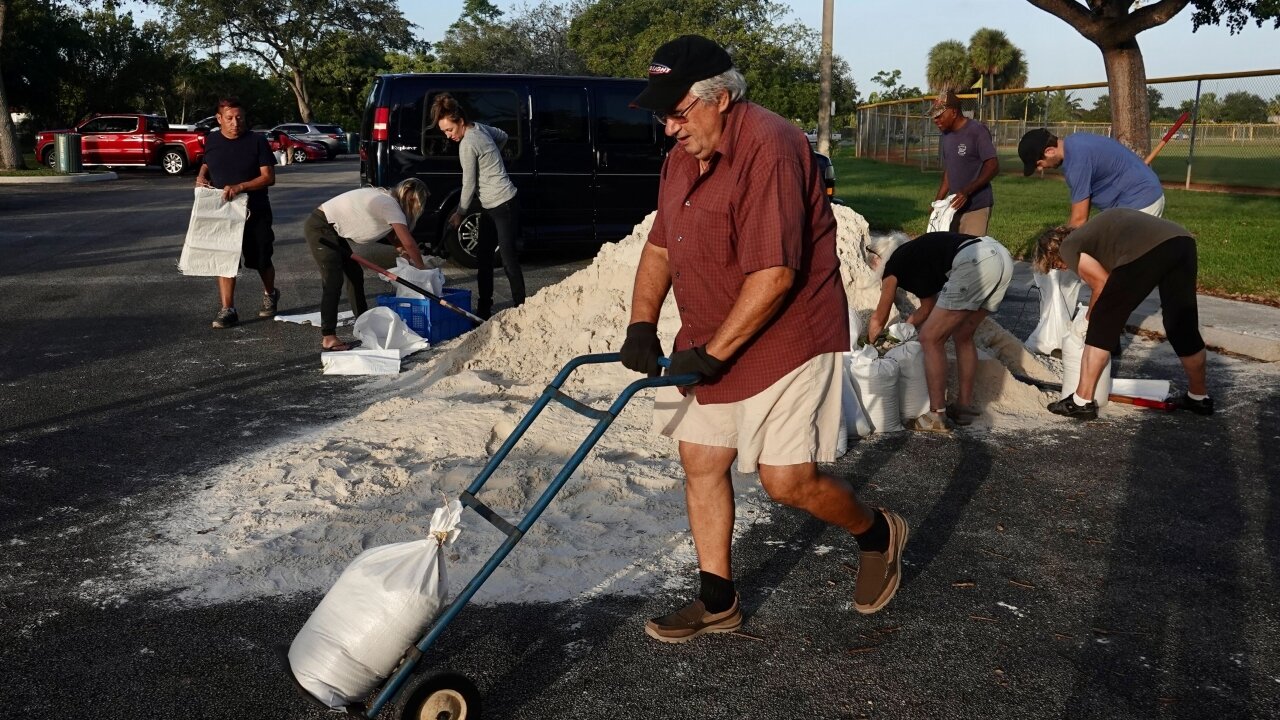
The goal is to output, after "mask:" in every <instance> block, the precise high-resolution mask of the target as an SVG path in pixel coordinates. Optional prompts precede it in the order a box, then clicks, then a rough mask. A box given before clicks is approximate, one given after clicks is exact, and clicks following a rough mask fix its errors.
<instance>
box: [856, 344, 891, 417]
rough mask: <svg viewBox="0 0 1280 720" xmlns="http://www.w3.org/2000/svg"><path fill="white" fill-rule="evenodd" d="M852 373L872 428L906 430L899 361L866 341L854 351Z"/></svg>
mask: <svg viewBox="0 0 1280 720" xmlns="http://www.w3.org/2000/svg"><path fill="white" fill-rule="evenodd" d="M849 374H850V377H851V378H852V379H853V385H854V389H856V390H857V391H858V398H859V399H860V400H861V401H862V406H863V407H864V408H866V411H867V418H868V419H869V420H870V421H871V428H872V430H873V431H875V432H878V433H886V432H899V431H900V430H902V417H901V413H900V412H899V411H898V363H896V362H894V361H893V359H892V358H882V357H880V355H879V354H878V353H877V352H876V349H875V348H873V347H871V346H870V345H864V346H862V347H861V348H860V349H858V350H855V351H854V352H852V353H851V357H850V359H849Z"/></svg>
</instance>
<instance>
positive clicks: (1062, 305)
mask: <svg viewBox="0 0 1280 720" xmlns="http://www.w3.org/2000/svg"><path fill="white" fill-rule="evenodd" d="M1031 277H1032V279H1033V280H1034V281H1035V284H1036V290H1037V291H1038V293H1039V295H1040V322H1039V323H1037V324H1036V327H1035V329H1034V330H1032V331H1031V334H1030V335H1028V336H1027V340H1026V342H1025V343H1024V344H1025V345H1026V346H1027V349H1028V350H1030V351H1031V352H1038V353H1040V354H1041V355H1048V354H1049V353H1051V352H1053V351H1054V350H1060V349H1062V336H1063V335H1065V334H1066V333H1067V331H1068V330H1069V329H1070V328H1071V318H1072V315H1073V313H1072V309H1073V308H1075V306H1076V302H1077V301H1078V300H1079V298H1080V278H1079V276H1077V275H1076V274H1075V273H1073V272H1067V271H1063V270H1050V271H1049V273H1048V274H1047V275H1046V274H1043V273H1032V276H1031Z"/></svg>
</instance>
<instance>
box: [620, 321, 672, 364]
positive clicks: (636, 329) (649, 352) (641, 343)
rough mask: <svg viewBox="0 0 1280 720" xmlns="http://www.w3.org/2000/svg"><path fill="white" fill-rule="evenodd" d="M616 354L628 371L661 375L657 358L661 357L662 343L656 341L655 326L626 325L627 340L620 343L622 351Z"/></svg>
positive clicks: (649, 323) (648, 324) (647, 324)
mask: <svg viewBox="0 0 1280 720" xmlns="http://www.w3.org/2000/svg"><path fill="white" fill-rule="evenodd" d="M618 354H619V355H620V357H621V360H622V366H623V367H625V368H627V369H628V370H634V371H636V372H638V373H644V374H645V375H648V376H649V377H658V375H659V374H660V373H661V369H660V368H659V367H658V358H660V357H662V342H661V341H660V340H658V326H657V324H656V323H651V322H634V323H631V324H630V325H628V326H627V339H626V340H625V341H624V342H623V343H622V350H621V351H619V353H618Z"/></svg>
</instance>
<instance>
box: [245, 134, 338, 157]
mask: <svg viewBox="0 0 1280 720" xmlns="http://www.w3.org/2000/svg"><path fill="white" fill-rule="evenodd" d="M254 132H259V133H262V135H263V136H265V137H266V138H267V144H268V145H270V146H271V152H282V153H288V154H289V160H290V161H291V162H295V163H304V162H315V161H317V160H327V159H328V158H329V150H328V148H326V147H325V146H324V145H321V144H320V143H315V142H308V141H306V140H303V139H302V138H300V137H297V136H295V135H290V134H289V133H287V132H285V131H283V130H255V131H254Z"/></svg>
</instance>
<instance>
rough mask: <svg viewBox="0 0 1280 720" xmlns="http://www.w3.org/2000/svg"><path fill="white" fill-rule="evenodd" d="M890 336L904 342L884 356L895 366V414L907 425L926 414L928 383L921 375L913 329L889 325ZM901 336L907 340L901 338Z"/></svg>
mask: <svg viewBox="0 0 1280 720" xmlns="http://www.w3.org/2000/svg"><path fill="white" fill-rule="evenodd" d="M904 325H905V326H906V327H903V326H904ZM889 334H890V335H892V336H894V337H896V338H899V339H903V340H905V342H902V343H901V344H899V345H897V346H895V347H893V348H890V349H889V352H887V353H885V354H884V356H885V357H886V358H892V359H893V361H894V362H896V363H897V364H898V413H899V416H900V417H901V418H902V422H904V423H909V422H911V421H912V420H915V419H916V418H918V417H920V416H921V415H924V414H925V413H927V412H929V383H928V381H927V380H926V379H925V374H924V346H923V345H921V344H920V341H919V340H916V339H915V337H916V328H915V326H914V325H912V324H911V323H899V324H897V325H890V326H889ZM904 335H905V336H909V338H903V337H901V336H904Z"/></svg>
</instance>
